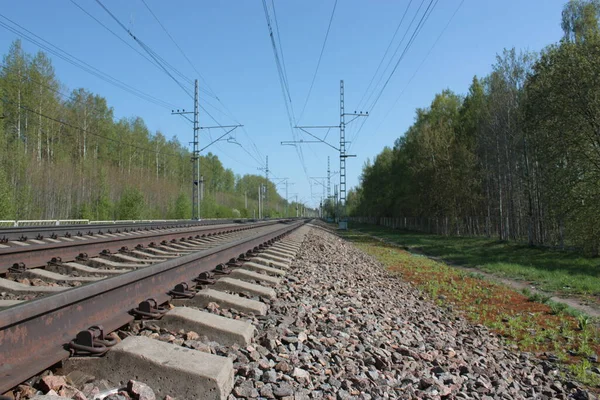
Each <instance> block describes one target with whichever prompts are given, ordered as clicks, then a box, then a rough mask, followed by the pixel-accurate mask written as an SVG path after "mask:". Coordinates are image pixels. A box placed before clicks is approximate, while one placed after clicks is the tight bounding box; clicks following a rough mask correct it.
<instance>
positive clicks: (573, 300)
mask: <svg viewBox="0 0 600 400" xmlns="http://www.w3.org/2000/svg"><path fill="white" fill-rule="evenodd" d="M360 233H361V234H364V233H362V232H360ZM365 235H367V236H369V237H371V238H373V239H375V240H378V241H380V242H382V243H385V244H387V245H390V246H394V247H398V248H401V249H402V250H405V251H408V252H409V253H411V254H415V255H420V256H424V257H427V258H429V259H430V260H434V261H437V262H441V263H444V264H446V265H449V266H451V267H453V268H457V269H460V270H462V271H466V272H474V273H478V274H481V275H482V276H483V277H484V278H485V279H487V280H490V281H493V282H498V283H501V284H503V285H505V286H508V287H510V288H513V289H515V290H519V291H521V290H523V289H525V288H526V289H528V290H529V291H530V292H531V293H540V294H544V295H546V296H552V297H550V300H552V301H555V302H557V303H564V304H566V305H568V306H569V307H571V308H574V309H575V310H578V311H581V312H583V313H585V314H587V315H589V316H590V317H594V318H600V304H588V303H585V302H584V301H585V300H583V299H580V298H577V297H562V296H556V295H554V294H553V293H548V292H545V291H543V290H540V289H537V288H536V287H535V286H532V285H531V284H530V283H528V282H525V281H522V280H518V279H510V278H506V277H502V276H498V275H495V274H491V273H489V272H486V271H483V270H481V269H479V268H476V267H465V266H464V265H460V264H455V263H453V262H449V261H447V260H444V259H443V258H441V257H435V256H430V255H428V254H426V253H424V252H422V251H421V250H419V249H417V248H409V247H406V246H402V245H399V244H397V243H393V242H390V241H387V240H385V239H382V238H379V237H377V236H373V235H368V234H365Z"/></svg>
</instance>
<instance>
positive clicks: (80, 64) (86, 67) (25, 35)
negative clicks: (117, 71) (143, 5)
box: [0, 14, 175, 109]
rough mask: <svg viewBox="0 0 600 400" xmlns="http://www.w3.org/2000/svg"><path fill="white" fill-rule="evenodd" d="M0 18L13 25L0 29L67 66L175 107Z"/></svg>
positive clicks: (134, 93)
mask: <svg viewBox="0 0 600 400" xmlns="http://www.w3.org/2000/svg"><path fill="white" fill-rule="evenodd" d="M0 18H2V19H4V20H6V21H8V22H9V23H10V24H12V25H13V26H11V25H8V24H7V23H5V22H2V21H0V26H1V27H3V28H4V29H6V30H8V31H10V32H12V33H14V34H15V35H17V36H19V37H21V38H22V39H25V40H27V41H28V42H31V43H33V44H35V45H36V46H38V47H39V48H41V49H43V50H45V51H47V52H48V53H51V54H53V55H55V56H56V57H58V58H60V59H62V60H64V61H66V62H68V63H69V64H71V65H73V66H75V67H77V68H79V69H81V70H83V71H85V72H87V73H89V74H91V75H93V76H96V77H97V78H99V79H101V80H103V81H105V82H107V83H109V84H111V85H113V86H115V87H117V88H119V89H121V90H123V91H126V92H128V93H130V94H132V95H134V96H136V97H138V98H140V99H142V100H145V101H147V102H150V103H153V104H155V105H157V106H159V107H163V108H166V109H171V108H173V107H175V106H174V105H173V104H171V103H168V102H166V101H164V100H161V99H159V98H157V97H154V96H152V95H150V94H148V93H145V92H143V91H141V90H139V89H136V88H135V87H133V86H131V85H129V84H127V83H125V82H123V81H121V80H119V79H117V78H115V77H113V76H111V75H109V74H107V73H105V72H103V71H101V70H99V69H98V68H96V67H94V66H92V65H90V64H89V63H87V62H85V61H83V60H81V59H79V58H78V57H75V56H73V55H72V54H70V53H68V52H67V51H65V50H63V49H61V48H60V47H58V46H56V45H54V44H52V43H50V42H48V41H47V40H45V39H43V38H41V37H40V36H38V35H36V34H35V33H33V32H31V31H30V30H28V29H26V28H24V27H23V26H21V25H19V24H18V23H16V22H14V21H13V20H11V19H10V18H8V17H6V16H4V15H2V14H0Z"/></svg>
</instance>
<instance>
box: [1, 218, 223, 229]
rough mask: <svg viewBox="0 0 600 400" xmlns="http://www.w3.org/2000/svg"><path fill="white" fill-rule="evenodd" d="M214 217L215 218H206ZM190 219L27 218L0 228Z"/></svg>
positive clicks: (3, 224)
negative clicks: (98, 219)
mask: <svg viewBox="0 0 600 400" xmlns="http://www.w3.org/2000/svg"><path fill="white" fill-rule="evenodd" d="M206 219H213V218H206ZM214 219H216V218H214ZM187 221H190V220H188V219H141V220H121V221H90V220H89V219H27V220H21V221H12V220H4V221H3V220H0V228H18V227H24V226H61V225H119V224H152V223H155V222H173V223H176V222H187Z"/></svg>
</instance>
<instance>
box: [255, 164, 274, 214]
mask: <svg viewBox="0 0 600 400" xmlns="http://www.w3.org/2000/svg"><path fill="white" fill-rule="evenodd" d="M258 169H259V170H261V171H265V179H266V180H267V183H266V184H265V201H264V202H263V205H264V203H267V210H268V209H269V202H268V201H269V200H268V190H269V188H268V184H269V172H271V171H270V170H269V156H266V163H265V166H264V167H259V168H258Z"/></svg>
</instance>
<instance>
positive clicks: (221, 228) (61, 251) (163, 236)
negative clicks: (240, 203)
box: [0, 221, 278, 273]
mask: <svg viewBox="0 0 600 400" xmlns="http://www.w3.org/2000/svg"><path fill="white" fill-rule="evenodd" d="M277 222H278V221H269V222H261V223H260V224H252V225H240V224H223V225H208V226H206V225H204V226H193V227H189V228H181V229H178V230H174V231H169V232H160V231H159V232H148V233H143V234H136V235H130V236H116V237H103V238H94V239H87V240H79V239H75V240H74V241H71V242H65V241H62V242H60V243H45V244H30V245H27V246H13V247H7V248H1V249H0V273H5V272H7V271H8V269H9V268H10V267H12V266H13V265H14V264H18V263H24V264H25V267H27V268H35V267H41V266H45V265H46V264H47V263H48V262H49V261H51V260H52V258H53V257H61V258H62V260H63V261H68V260H74V259H75V257H77V256H78V255H79V254H81V253H87V254H90V255H92V254H98V253H100V252H101V251H102V250H109V251H111V252H116V251H118V250H119V249H120V248H121V247H123V246H127V247H129V248H134V247H135V246H137V245H138V244H143V245H147V244H149V243H150V242H152V241H154V242H161V241H163V240H166V241H170V240H172V239H181V238H184V237H189V236H195V235H209V234H210V235H213V234H221V233H229V232H237V231H242V230H247V229H252V228H255V227H257V226H267V225H272V224H276V223H277Z"/></svg>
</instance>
